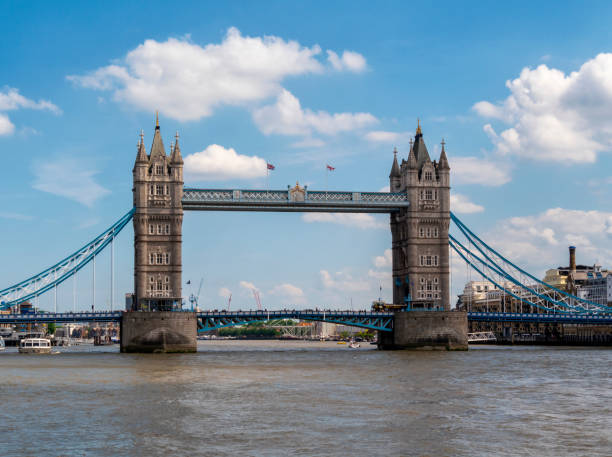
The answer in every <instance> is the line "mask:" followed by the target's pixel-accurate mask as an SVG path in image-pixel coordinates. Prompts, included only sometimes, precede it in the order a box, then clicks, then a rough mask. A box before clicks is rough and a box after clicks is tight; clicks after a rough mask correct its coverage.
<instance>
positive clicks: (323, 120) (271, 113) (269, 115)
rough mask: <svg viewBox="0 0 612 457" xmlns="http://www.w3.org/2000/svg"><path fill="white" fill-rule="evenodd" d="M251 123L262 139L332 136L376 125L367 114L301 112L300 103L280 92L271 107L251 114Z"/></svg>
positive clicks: (291, 96) (287, 92) (284, 92)
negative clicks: (292, 136)
mask: <svg viewBox="0 0 612 457" xmlns="http://www.w3.org/2000/svg"><path fill="white" fill-rule="evenodd" d="M253 120H254V121H255V123H256V124H257V126H258V127H259V129H260V130H261V131H262V132H263V133H264V134H266V135H270V134H272V133H275V134H280V135H305V136H306V135H310V134H311V133H312V132H317V133H321V134H324V135H335V134H337V133H340V132H348V131H351V130H359V129H361V128H363V127H367V126H369V125H372V124H375V123H377V122H378V119H376V118H375V117H374V116H372V115H371V114H370V113H334V114H330V113H328V112H327V111H316V112H315V111H311V110H309V109H302V106H301V105H300V101H299V100H298V99H297V98H296V97H295V96H294V95H293V94H292V93H291V92H289V91H288V90H285V89H283V90H282V91H281V92H280V94H279V95H278V97H277V99H276V103H275V104H273V105H267V106H264V107H262V108H259V109H256V110H255V111H253Z"/></svg>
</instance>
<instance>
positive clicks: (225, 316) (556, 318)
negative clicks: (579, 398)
mask: <svg viewBox="0 0 612 457" xmlns="http://www.w3.org/2000/svg"><path fill="white" fill-rule="evenodd" d="M177 312H180V311H177ZM122 314H123V312H122V311H97V312H94V313H88V312H85V313H28V314H0V324H37V323H41V324H45V323H49V322H59V323H69V322H83V323H85V322H119V321H120V320H121V315H122ZM197 317H198V321H199V324H198V332H206V331H210V330H215V329H219V328H224V327H231V326H234V325H241V324H248V323H253V322H265V321H267V320H276V319H301V320H308V321H322V322H332V323H334V324H343V325H352V326H355V327H362V328H368V329H372V330H380V331H383V332H389V331H392V330H393V320H394V317H393V313H392V312H380V313H379V312H370V311H334V310H328V311H301V310H281V311H265V310H264V311H235V312H229V311H203V312H199V313H197ZM468 320H469V321H472V322H533V323H565V324H589V325H593V324H598V325H612V314H600V313H588V314H587V313H564V314H561V313H485V312H482V313H481V312H468Z"/></svg>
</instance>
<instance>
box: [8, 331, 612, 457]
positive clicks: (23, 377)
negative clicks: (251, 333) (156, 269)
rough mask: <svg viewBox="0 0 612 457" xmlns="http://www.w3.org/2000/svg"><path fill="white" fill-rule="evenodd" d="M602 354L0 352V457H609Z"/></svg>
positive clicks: (260, 345) (494, 350)
mask: <svg viewBox="0 0 612 457" xmlns="http://www.w3.org/2000/svg"><path fill="white" fill-rule="evenodd" d="M611 369H612V350H610V349H597V348H550V347H526V346H522V347H493V346H486V347H485V346H480V347H475V348H472V349H470V351H468V352H400V351H398V352H383V351H377V350H375V349H374V346H370V345H362V347H361V348H360V349H356V350H352V349H348V348H347V347H346V346H345V345H338V344H336V343H319V342H281V341H264V342H238V341H204V342H200V343H199V347H198V353H197V354H183V355H176V354H175V355H163V354H158V355H155V354H152V355H131V354H130V355H128V354H119V353H118V347H117V346H111V347H102V348H94V347H92V346H81V347H72V348H66V349H64V350H63V352H62V353H61V354H58V355H21V354H18V353H17V352H16V351H15V350H14V349H13V348H7V350H6V351H4V352H3V353H0V455H3V456H4V455H11V456H12V455H26V456H47V455H49V456H60V455H61V456H67V455H70V456H72V455H78V456H82V455H84V456H90V455H91V456H128V455H129V456H145V455H146V456H156V455H167V456H175V455H185V456H195V455H207V456H208V455H210V456H242V455H245V456H285V455H286V456H294V455H304V456H351V455H356V456H413V455H414V456H491V455H496V456H500V455H501V456H503V455H507V456H562V455H563V456H564V455H568V456H570V455H571V456H610V455H612V377H611V375H610V372H611Z"/></svg>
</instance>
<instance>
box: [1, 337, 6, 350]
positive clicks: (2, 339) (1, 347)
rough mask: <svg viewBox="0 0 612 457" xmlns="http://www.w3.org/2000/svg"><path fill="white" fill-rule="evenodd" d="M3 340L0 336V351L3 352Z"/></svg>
mask: <svg viewBox="0 0 612 457" xmlns="http://www.w3.org/2000/svg"><path fill="white" fill-rule="evenodd" d="M4 346H5V345H4V338H2V337H1V336H0V351H4Z"/></svg>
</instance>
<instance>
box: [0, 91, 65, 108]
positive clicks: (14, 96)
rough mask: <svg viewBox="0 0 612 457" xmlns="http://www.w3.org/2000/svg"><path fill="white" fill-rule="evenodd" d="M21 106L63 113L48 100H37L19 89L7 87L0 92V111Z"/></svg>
mask: <svg viewBox="0 0 612 457" xmlns="http://www.w3.org/2000/svg"><path fill="white" fill-rule="evenodd" d="M20 108H28V109H35V110H48V111H51V112H52V113H55V114H61V112H62V111H61V110H60V109H59V108H58V107H57V106H56V105H54V104H53V103H51V102H50V101H48V100H39V101H37V102H35V101H34V100H30V99H29V98H26V97H24V96H23V95H21V94H20V93H19V90H18V89H15V88H13V87H5V89H4V92H0V111H12V110H16V109H20Z"/></svg>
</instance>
